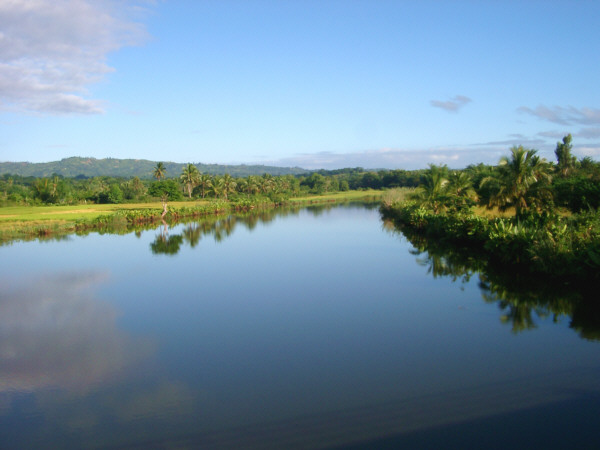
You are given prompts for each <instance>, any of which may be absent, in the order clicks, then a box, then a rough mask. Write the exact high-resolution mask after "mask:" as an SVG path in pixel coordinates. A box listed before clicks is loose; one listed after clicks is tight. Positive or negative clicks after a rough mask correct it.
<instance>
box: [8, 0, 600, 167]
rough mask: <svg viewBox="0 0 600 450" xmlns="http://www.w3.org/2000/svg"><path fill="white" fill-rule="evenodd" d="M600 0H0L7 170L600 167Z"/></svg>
mask: <svg viewBox="0 0 600 450" xmlns="http://www.w3.org/2000/svg"><path fill="white" fill-rule="evenodd" d="M599 17H600V2H598V1H584V0H582V1H577V2H560V1H552V2H547V1H526V0H521V1H515V2H511V1H473V2H467V1H444V2H443V1H399V0H398V1H384V0H378V1H373V0H370V1H352V0H346V1H327V0H321V1H309V0H296V1H294V0H280V1H253V0H244V1H228V0H222V1H217V0H211V1H208V0H206V1H203V0H189V1H184V0H181V1H177V0H169V1H167V0H165V1H150V0H139V1H125V0H123V1H111V0H106V1H105V0H12V1H5V0H2V1H0V161H31V162H44V161H54V160H58V159H61V158H65V157H69V156H91V157H96V158H104V157H113V158H138V159H150V160H156V161H175V162H182V163H185V162H194V163H220V164H237V163H246V164H253V163H261V164H270V165H279V166H300V167H304V168H309V169H314V168H327V169H334V168H341V167H355V166H362V167H365V168H390V169H397V168H401V169H415V168H424V167H427V165H428V164H430V163H434V164H448V166H450V167H457V168H458V167H465V166H467V165H468V164H472V163H479V162H484V163H489V164H495V163H496V162H497V161H498V159H499V158H500V156H502V155H505V154H507V153H508V150H509V148H510V147H511V146H512V145H519V144H522V145H524V146H526V147H528V148H535V149H537V150H538V151H539V152H540V154H542V156H545V157H546V158H547V159H554V148H555V146H556V142H557V141H559V140H560V139H561V138H562V136H564V135H565V134H567V133H571V134H573V141H574V151H573V152H574V154H576V155H577V156H578V157H583V156H591V157H593V158H594V159H600V89H599V85H598V80H600V58H599V56H598V55H600V27H598V18H599Z"/></svg>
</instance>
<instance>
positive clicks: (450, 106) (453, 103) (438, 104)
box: [430, 95, 472, 112]
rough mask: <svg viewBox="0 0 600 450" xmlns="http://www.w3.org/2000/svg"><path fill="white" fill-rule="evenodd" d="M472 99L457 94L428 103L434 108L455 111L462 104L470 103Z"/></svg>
mask: <svg viewBox="0 0 600 450" xmlns="http://www.w3.org/2000/svg"><path fill="white" fill-rule="evenodd" d="M471 102H472V100H471V99H470V98H469V97H465V96H464V95H457V96H455V97H454V98H452V99H450V100H447V101H445V102H443V101H440V100H431V102H430V104H431V106H433V107H434V108H440V109H443V110H444V111H448V112H457V111H458V110H459V109H461V108H462V107H463V106H465V105H466V104H468V103H471Z"/></svg>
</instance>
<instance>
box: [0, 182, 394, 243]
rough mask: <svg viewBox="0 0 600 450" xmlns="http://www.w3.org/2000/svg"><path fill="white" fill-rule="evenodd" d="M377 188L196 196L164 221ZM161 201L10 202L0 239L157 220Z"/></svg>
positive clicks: (346, 196)
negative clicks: (276, 199)
mask: <svg viewBox="0 0 600 450" xmlns="http://www.w3.org/2000/svg"><path fill="white" fill-rule="evenodd" d="M381 195H382V192H381V191H372V190H367V191H347V192H340V193H334V194H327V195H311V196H305V197H298V198H292V199H289V200H287V201H285V202H283V203H277V204H275V203H273V202H272V201H270V200H269V199H266V198H263V197H258V196H257V197H248V198H241V199H237V200H235V201H223V200H217V201H215V200H212V201H211V200H198V201H180V202H169V204H168V211H169V212H168V214H167V216H166V217H165V219H166V220H167V221H171V222H172V221H176V220H179V219H183V218H194V217H201V216H204V215H208V214H215V213H224V212H231V211H248V210H252V209H258V208H274V207H277V206H280V205H282V204H292V205H304V204H319V203H335V202H348V201H359V200H368V199H372V200H377V199H379V198H381ZM161 213H162V203H160V202H153V203H129V204H118V205H107V204H105V205H98V204H87V205H74V206H14V207H3V208H0V243H7V242H11V241H15V240H29V239H34V238H37V237H40V238H44V237H46V238H54V237H57V236H62V235H65V234H70V233H77V232H82V231H86V232H89V231H94V230H99V231H101V230H106V229H107V228H109V227H117V228H119V229H122V228H123V227H127V225H139V224H148V223H155V222H156V223H158V222H160V221H161Z"/></svg>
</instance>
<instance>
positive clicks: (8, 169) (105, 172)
mask: <svg viewBox="0 0 600 450" xmlns="http://www.w3.org/2000/svg"><path fill="white" fill-rule="evenodd" d="M164 165H165V167H166V169H167V174H166V175H167V178H172V177H179V175H180V174H181V171H182V169H183V167H184V166H185V165H186V164H180V163H174V162H164ZM195 166H196V167H197V168H198V170H199V171H200V172H201V173H208V174H211V175H223V174H225V173H228V174H230V175H231V176H234V177H247V176H249V175H263V174H265V173H269V174H271V175H300V174H305V173H310V171H309V170H306V169H301V168H299V167H273V166H262V165H245V164H240V165H221V164H201V163H197V164H195ZM154 167H156V161H148V160H146V159H115V158H104V159H96V158H81V157H72V158H64V159H61V160H60V161H53V162H47V163H28V162H0V175H3V174H5V173H9V174H12V175H20V176H24V177H28V176H32V177H50V176H52V175H53V174H57V175H62V176H64V177H68V178H75V177H87V178H90V177H96V176H112V177H123V178H130V177H134V176H137V177H139V178H152V173H153V171H154Z"/></svg>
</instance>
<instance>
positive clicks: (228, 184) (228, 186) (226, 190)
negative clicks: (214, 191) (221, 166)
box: [219, 173, 237, 200]
mask: <svg viewBox="0 0 600 450" xmlns="http://www.w3.org/2000/svg"><path fill="white" fill-rule="evenodd" d="M219 182H220V183H221V184H222V187H223V189H222V193H223V197H225V200H227V197H228V195H229V194H231V193H233V192H235V187H236V186H237V183H236V181H235V180H234V178H233V177H232V176H231V175H229V174H228V173H226V174H225V175H223V176H222V177H221V178H220V179H219Z"/></svg>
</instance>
